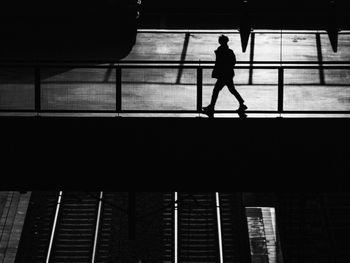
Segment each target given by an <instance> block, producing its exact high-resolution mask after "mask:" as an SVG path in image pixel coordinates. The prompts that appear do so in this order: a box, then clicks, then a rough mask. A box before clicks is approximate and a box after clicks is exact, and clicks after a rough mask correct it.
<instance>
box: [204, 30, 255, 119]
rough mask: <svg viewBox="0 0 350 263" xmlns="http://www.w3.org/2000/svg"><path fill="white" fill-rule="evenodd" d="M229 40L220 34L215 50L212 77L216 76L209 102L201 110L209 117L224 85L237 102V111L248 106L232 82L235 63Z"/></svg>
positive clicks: (211, 115)
mask: <svg viewBox="0 0 350 263" xmlns="http://www.w3.org/2000/svg"><path fill="white" fill-rule="evenodd" d="M228 41H229V39H228V37H227V36H225V35H221V36H220V37H219V44H220V46H219V47H218V49H217V50H215V55H216V60H215V66H214V69H213V72H212V78H216V79H217V81H216V83H215V86H214V89H213V93H212V96H211V102H210V104H209V105H208V106H207V107H203V111H204V113H205V114H207V115H208V116H209V117H214V111H215V103H216V100H217V99H218V95H219V92H220V91H221V90H222V89H223V87H224V86H227V87H228V89H229V91H230V92H231V93H232V94H233V95H234V96H235V97H236V99H237V100H238V102H239V108H238V110H237V111H238V112H243V111H244V110H246V109H247V108H248V107H247V106H246V105H245V104H244V100H243V98H242V97H241V95H240V94H239V93H238V91H237V90H236V89H235V85H234V84H233V77H234V76H235V72H234V69H233V68H234V66H235V64H236V55H235V53H234V52H233V51H232V49H230V48H229V47H228V45H227V42H228Z"/></svg>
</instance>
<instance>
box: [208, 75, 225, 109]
mask: <svg viewBox="0 0 350 263" xmlns="http://www.w3.org/2000/svg"><path fill="white" fill-rule="evenodd" d="M224 86H225V84H224V82H223V81H221V80H219V79H218V80H217V81H216V83H215V86H214V89H213V93H212V95H211V101H210V104H209V105H208V106H207V108H211V109H212V110H214V108H215V104H216V101H217V99H218V96H219V92H220V91H221V90H222V88H223V87H224Z"/></svg>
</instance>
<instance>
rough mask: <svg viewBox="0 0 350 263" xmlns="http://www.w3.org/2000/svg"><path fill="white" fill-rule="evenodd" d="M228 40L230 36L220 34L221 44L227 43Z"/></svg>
mask: <svg viewBox="0 0 350 263" xmlns="http://www.w3.org/2000/svg"><path fill="white" fill-rule="evenodd" d="M227 42H228V37H227V36H225V35H221V36H219V44H220V45H226V44H227Z"/></svg>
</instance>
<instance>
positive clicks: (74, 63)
mask: <svg viewBox="0 0 350 263" xmlns="http://www.w3.org/2000/svg"><path fill="white" fill-rule="evenodd" d="M96 64H109V65H105V66H109V67H111V66H116V65H118V64H147V65H153V64H181V65H187V64H191V65H192V64H195V65H198V66H199V65H203V64H204V65H206V64H210V65H212V64H215V61H213V60H184V61H181V60H136V59H135V60H80V61H78V60H42V61H41V60H38V61H26V60H0V67H12V66H21V67H32V66H42V67H46V66H62V67H63V66H64V67H78V66H83V65H92V66H94V67H98V66H103V65H96ZM111 64H112V65H111ZM114 64H115V65H114ZM236 64H249V65H254V64H267V65H275V64H276V65H281V64H282V65H284V64H285V65H290V64H291V65H309V64H310V65H320V64H321V65H348V64H349V65H350V60H344V61H326V60H322V61H317V60H315V61H302V60H295V61H293V60H286V61H279V60H273V61H271V60H269V61H264V60H256V61H248V60H247V61H244V60H241V61H237V62H236Z"/></svg>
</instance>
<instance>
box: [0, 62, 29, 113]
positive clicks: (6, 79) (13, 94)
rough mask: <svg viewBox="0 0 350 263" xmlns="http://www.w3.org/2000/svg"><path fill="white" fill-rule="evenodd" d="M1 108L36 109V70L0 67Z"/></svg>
mask: <svg viewBox="0 0 350 263" xmlns="http://www.w3.org/2000/svg"><path fill="white" fill-rule="evenodd" d="M0 109H6V110H7V109H10V110H33V109H34V70H33V69H31V68H1V69H0Z"/></svg>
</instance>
